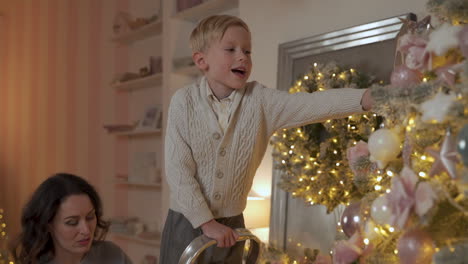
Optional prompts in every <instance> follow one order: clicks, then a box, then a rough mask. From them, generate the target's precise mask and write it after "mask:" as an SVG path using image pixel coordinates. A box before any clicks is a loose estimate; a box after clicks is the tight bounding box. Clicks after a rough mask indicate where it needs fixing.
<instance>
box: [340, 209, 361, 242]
mask: <svg viewBox="0 0 468 264" xmlns="http://www.w3.org/2000/svg"><path fill="white" fill-rule="evenodd" d="M363 223H364V219H362V216H361V202H355V203H352V204H350V205H348V207H346V208H345V209H344V211H343V215H342V216H341V228H342V229H343V232H344V233H345V234H346V235H347V236H348V237H351V236H352V235H353V234H354V233H355V232H356V231H359V227H360V225H361V224H363Z"/></svg>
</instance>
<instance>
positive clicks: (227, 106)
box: [206, 85, 236, 133]
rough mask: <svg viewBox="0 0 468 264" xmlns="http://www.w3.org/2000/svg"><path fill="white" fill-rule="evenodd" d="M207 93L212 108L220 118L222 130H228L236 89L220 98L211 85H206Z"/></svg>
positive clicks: (219, 122)
mask: <svg viewBox="0 0 468 264" xmlns="http://www.w3.org/2000/svg"><path fill="white" fill-rule="evenodd" d="M206 90H207V91H206V94H207V96H208V102H210V105H211V108H212V109H213V111H214V113H215V115H216V118H217V119H218V124H219V127H220V128H221V131H222V132H223V133H224V132H226V128H227V126H228V124H229V119H230V118H231V108H232V107H231V106H232V102H233V101H234V97H235V96H236V91H235V90H233V91H232V93H231V94H230V95H229V96H228V97H226V98H223V99H221V100H219V99H218V98H217V97H216V96H215V95H214V94H213V91H212V90H211V88H210V87H209V85H207V86H206Z"/></svg>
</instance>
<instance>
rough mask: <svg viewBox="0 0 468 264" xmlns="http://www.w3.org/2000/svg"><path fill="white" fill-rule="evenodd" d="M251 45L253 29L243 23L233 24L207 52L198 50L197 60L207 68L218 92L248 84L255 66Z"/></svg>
mask: <svg viewBox="0 0 468 264" xmlns="http://www.w3.org/2000/svg"><path fill="white" fill-rule="evenodd" d="M251 48H252V46H251V40H250V33H249V32H248V31H247V30H245V29H244V28H243V27H240V26H232V27H229V28H228V29H227V30H226V32H225V33H224V36H223V37H222V38H221V39H220V40H216V41H213V42H212V43H211V45H210V47H209V48H208V49H207V50H206V51H205V52H197V53H195V54H194V60H195V63H196V64H197V66H198V67H199V68H201V69H202V70H203V71H204V73H205V76H206V77H207V79H208V83H209V84H210V88H211V89H212V90H213V92H214V93H215V94H216V93H218V94H226V93H228V92H230V91H232V89H241V88H243V87H244V85H245V83H246V82H247V79H248V78H249V76H250V72H251V70H252V59H251V58H250V51H251Z"/></svg>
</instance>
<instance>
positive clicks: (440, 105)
mask: <svg viewBox="0 0 468 264" xmlns="http://www.w3.org/2000/svg"><path fill="white" fill-rule="evenodd" d="M455 99H456V96H455V95H454V94H445V93H443V92H438V93H437V94H436V95H435V96H434V97H433V98H432V99H430V100H427V101H425V102H424V103H422V104H421V109H420V111H421V112H422V114H423V115H422V117H421V120H422V121H424V122H432V123H442V122H444V121H445V116H446V115H447V113H448V111H449V110H450V107H451V106H452V103H453V102H454V101H455Z"/></svg>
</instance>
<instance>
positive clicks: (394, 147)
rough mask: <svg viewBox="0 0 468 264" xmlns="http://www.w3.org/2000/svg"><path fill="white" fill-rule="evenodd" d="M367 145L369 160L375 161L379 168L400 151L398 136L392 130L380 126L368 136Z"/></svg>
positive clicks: (383, 166)
mask: <svg viewBox="0 0 468 264" xmlns="http://www.w3.org/2000/svg"><path fill="white" fill-rule="evenodd" d="M368 147H369V152H370V160H371V161H375V162H377V165H378V166H379V168H380V169H383V168H385V166H386V165H387V163H388V162H389V161H392V160H394V159H395V158H396V157H397V156H398V154H399V153H400V138H399V136H398V134H397V133H395V132H394V131H392V130H390V129H388V128H381V129H379V130H377V131H375V132H374V133H372V135H371V136H370V137H369V142H368Z"/></svg>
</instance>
